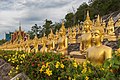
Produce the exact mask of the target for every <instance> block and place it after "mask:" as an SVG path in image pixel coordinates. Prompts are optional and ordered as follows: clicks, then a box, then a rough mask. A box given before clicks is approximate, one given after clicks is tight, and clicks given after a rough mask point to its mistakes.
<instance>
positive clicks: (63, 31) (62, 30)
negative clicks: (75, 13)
mask: <svg viewBox="0 0 120 80" xmlns="http://www.w3.org/2000/svg"><path fill="white" fill-rule="evenodd" d="M60 32H62V33H63V34H64V35H65V34H66V29H65V26H64V21H62V27H61V28H60Z"/></svg>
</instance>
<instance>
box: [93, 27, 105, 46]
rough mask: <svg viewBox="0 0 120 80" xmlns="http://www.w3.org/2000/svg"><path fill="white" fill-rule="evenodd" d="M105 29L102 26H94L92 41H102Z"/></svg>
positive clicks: (95, 42)
mask: <svg viewBox="0 0 120 80" xmlns="http://www.w3.org/2000/svg"><path fill="white" fill-rule="evenodd" d="M103 33H104V29H103V28H102V27H94V28H93V29H92V33H91V34H92V42H93V43H94V44H97V43H101V42H102V41H103Z"/></svg>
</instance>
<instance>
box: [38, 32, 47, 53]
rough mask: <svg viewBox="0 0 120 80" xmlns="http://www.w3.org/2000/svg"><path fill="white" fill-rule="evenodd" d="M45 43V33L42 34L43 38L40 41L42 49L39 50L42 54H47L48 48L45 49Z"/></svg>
mask: <svg viewBox="0 0 120 80" xmlns="http://www.w3.org/2000/svg"><path fill="white" fill-rule="evenodd" d="M46 43H47V37H46V36H45V33H44V36H43V37H42V39H41V44H42V48H41V49H40V52H42V53H44V52H48V48H47V47H46Z"/></svg>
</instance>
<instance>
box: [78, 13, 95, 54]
mask: <svg viewBox="0 0 120 80" xmlns="http://www.w3.org/2000/svg"><path fill="white" fill-rule="evenodd" d="M92 25H93V24H92V21H91V20H90V17H89V12H88V11H87V17H86V20H85V21H84V23H83V33H82V35H81V36H80V37H79V38H78V40H79V41H80V51H81V53H84V52H85V51H86V49H87V48H89V47H91V27H92Z"/></svg>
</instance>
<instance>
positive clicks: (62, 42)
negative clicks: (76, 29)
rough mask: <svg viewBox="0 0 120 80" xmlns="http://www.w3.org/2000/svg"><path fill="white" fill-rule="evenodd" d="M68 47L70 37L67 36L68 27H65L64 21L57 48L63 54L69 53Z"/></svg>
mask: <svg viewBox="0 0 120 80" xmlns="http://www.w3.org/2000/svg"><path fill="white" fill-rule="evenodd" d="M67 48H68V38H67V36H66V29H65V27H64V23H62V27H61V28H60V30H59V39H58V47H57V50H58V51H59V52H60V53H62V54H63V55H65V54H67Z"/></svg>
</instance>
